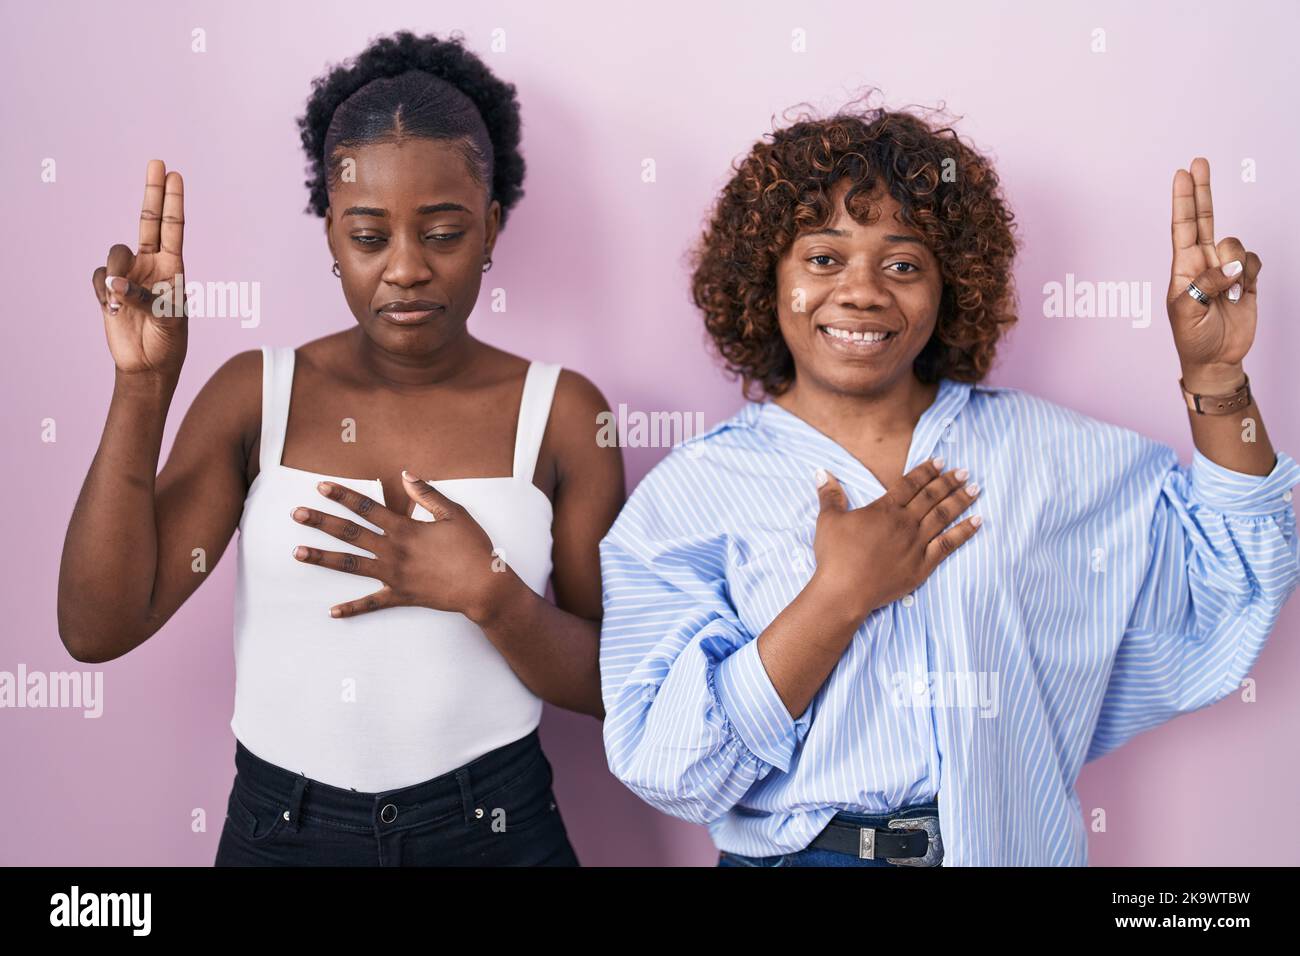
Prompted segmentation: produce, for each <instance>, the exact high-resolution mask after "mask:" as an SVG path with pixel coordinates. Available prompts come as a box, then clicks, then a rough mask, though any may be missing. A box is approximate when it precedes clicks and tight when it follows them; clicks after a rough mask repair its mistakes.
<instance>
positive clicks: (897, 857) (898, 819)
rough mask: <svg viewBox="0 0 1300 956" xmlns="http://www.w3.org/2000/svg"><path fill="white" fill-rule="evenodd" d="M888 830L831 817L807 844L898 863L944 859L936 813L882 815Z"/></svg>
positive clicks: (920, 863) (932, 863)
mask: <svg viewBox="0 0 1300 956" xmlns="http://www.w3.org/2000/svg"><path fill="white" fill-rule="evenodd" d="M881 816H882V817H883V818H884V819H885V822H886V825H887V826H888V829H881V828H879V827H874V826H862V825H861V824H857V823H853V822H852V821H845V820H842V819H839V818H838V816H836V817H831V820H830V822H829V823H828V824H826V828H825V829H824V830H822V832H821V833H819V834H818V835H817V838H816V839H815V840H813V841H812V843H811V844H809V845H810V846H815V847H817V848H818V849H822V850H834V851H835V852H836V853H847V854H849V855H850V856H856V857H858V858H859V859H863V860H888V861H889V862H890V863H896V864H899V865H900V866H938V865H939V864H940V862H942V860H943V840H942V839H941V838H940V836H939V817H938V815H937V813H927V814H922V815H915V816H890V815H886V814H882V815H881Z"/></svg>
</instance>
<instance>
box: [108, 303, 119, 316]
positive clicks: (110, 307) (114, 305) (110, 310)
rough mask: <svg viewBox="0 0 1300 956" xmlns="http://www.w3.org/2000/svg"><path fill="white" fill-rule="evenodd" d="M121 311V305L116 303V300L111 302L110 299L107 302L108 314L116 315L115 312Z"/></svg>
mask: <svg viewBox="0 0 1300 956" xmlns="http://www.w3.org/2000/svg"><path fill="white" fill-rule="evenodd" d="M121 311H122V307H121V306H120V305H118V304H117V303H116V302H112V301H110V302H109V303H108V314H109V315H117V313H119V312H121Z"/></svg>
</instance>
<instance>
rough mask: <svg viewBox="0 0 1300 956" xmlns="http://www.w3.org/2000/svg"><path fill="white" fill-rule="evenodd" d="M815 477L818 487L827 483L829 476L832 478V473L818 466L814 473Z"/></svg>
mask: <svg viewBox="0 0 1300 956" xmlns="http://www.w3.org/2000/svg"><path fill="white" fill-rule="evenodd" d="M813 478H815V479H816V481H817V487H818V488H820V487H821V486H822V485H824V484H826V481H827V479H828V478H830V475H828V474H827V473H826V469H825V468H818V469H817V471H816V472H815V473H814V475H813Z"/></svg>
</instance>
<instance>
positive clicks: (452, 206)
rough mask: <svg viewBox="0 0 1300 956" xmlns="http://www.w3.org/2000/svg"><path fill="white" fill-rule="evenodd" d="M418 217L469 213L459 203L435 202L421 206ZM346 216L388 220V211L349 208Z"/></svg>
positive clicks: (373, 207)
mask: <svg viewBox="0 0 1300 956" xmlns="http://www.w3.org/2000/svg"><path fill="white" fill-rule="evenodd" d="M415 212H416V214H417V215H420V216H426V215H429V214H430V213H435V212H469V210H468V209H466V208H465V207H464V206H462V205H461V204H460V203H458V202H435V203H430V204H429V205H427V206H420V207H419V208H418V209H416V210H415ZM343 215H344V216H377V217H379V218H380V219H386V218H388V210H387V209H379V208H378V207H376V206H349V207H348V208H347V209H344V210H343Z"/></svg>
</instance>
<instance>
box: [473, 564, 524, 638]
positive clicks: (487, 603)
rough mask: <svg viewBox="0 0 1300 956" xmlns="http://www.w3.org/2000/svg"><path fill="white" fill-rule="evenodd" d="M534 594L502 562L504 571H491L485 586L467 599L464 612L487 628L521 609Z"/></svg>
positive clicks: (485, 579)
mask: <svg viewBox="0 0 1300 956" xmlns="http://www.w3.org/2000/svg"><path fill="white" fill-rule="evenodd" d="M530 596H531V597H536V596H537V595H536V594H535V593H534V592H533V589H532V588H530V587H529V586H528V585H527V584H525V583H524V582H523V579H522V578H520V577H519V575H517V574H515V572H514V571H513V570H512V569H511V568H510V567H509V566H508V565H505V564H502V565H501V570H499V571H498V570H495V569H494V570H491V571H489V572H488V573H487V577H486V578H484V580H483V584H482V586H481V587H479V588H478V589H477V590H476V593H475V594H474V596H473V597H472V598H471V599H470V600H469V601H468V602H467V604H466V607H465V610H464V614H465V616H466V617H467V618H469V619H470V620H471V621H473V622H474V623H475V624H477V625H478V626H479V627H481V628H483V629H484V630H487V629H488V628H490V627H493V626H494V625H496V624H497V623H499V622H500V621H501V620H502V619H503V618H505V617H508V616H509V615H510V614H511V613H512V612H514V611H515V610H517V609H518V608H519V607H520V606H521V605H522V603H523V602H524V601H526V600H527V599H528V598H529V597H530Z"/></svg>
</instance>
